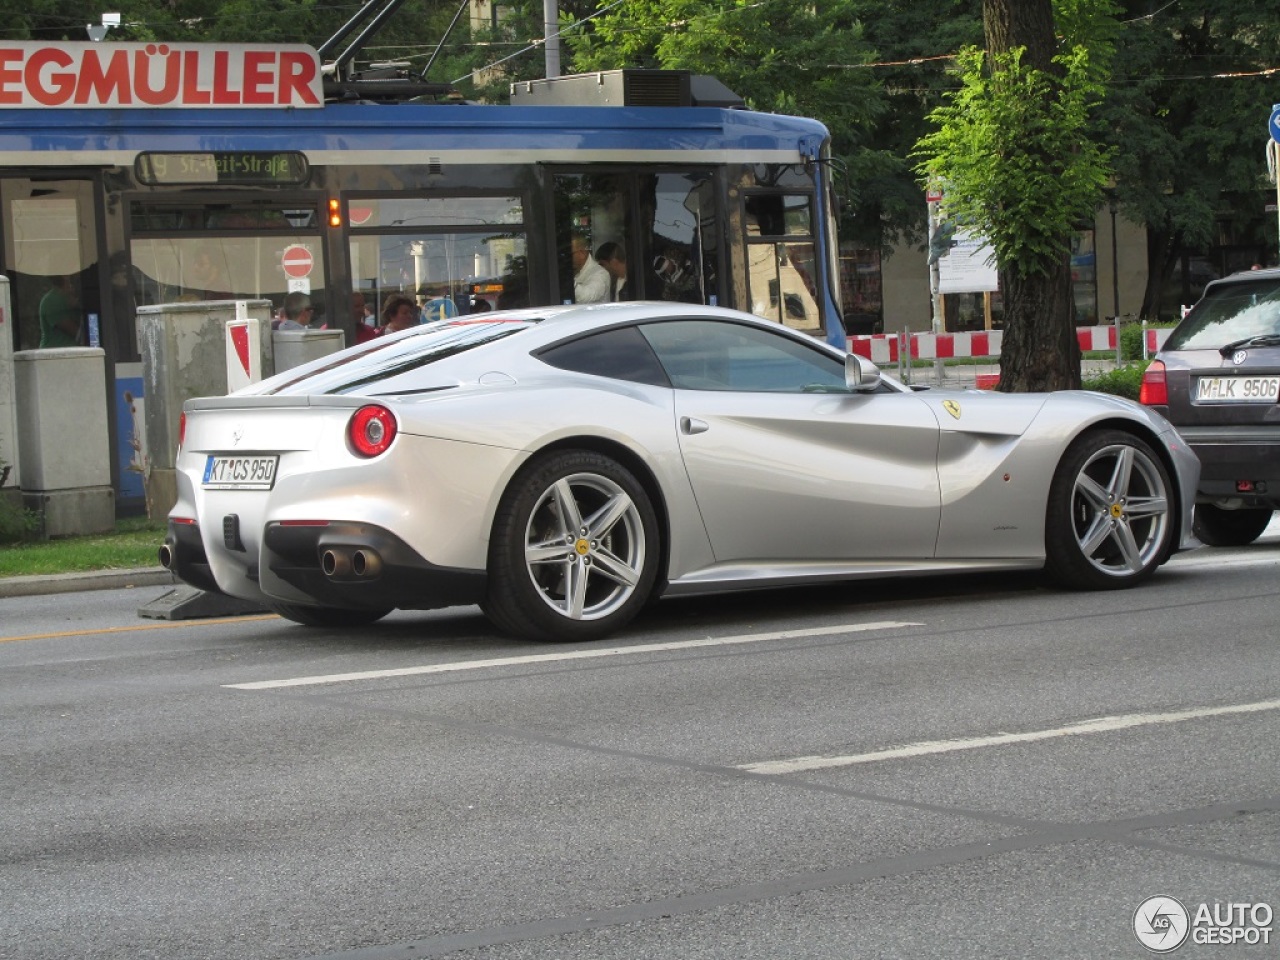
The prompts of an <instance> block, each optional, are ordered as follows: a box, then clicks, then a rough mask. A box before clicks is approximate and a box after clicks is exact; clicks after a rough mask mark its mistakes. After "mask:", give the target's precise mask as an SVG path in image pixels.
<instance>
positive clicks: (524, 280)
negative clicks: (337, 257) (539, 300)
mask: <svg viewBox="0 0 1280 960" xmlns="http://www.w3.org/2000/svg"><path fill="white" fill-rule="evenodd" d="M347 217H348V223H349V225H350V242H351V250H350V255H351V277H352V282H353V284H354V286H355V291H354V292H355V302H354V303H353V304H352V305H351V309H352V314H353V320H354V322H355V323H356V324H357V327H356V330H357V339H363V338H364V337H365V336H368V335H370V331H371V330H372V328H376V327H377V325H378V324H379V323H381V322H383V320H384V319H385V318H383V317H382V308H383V305H384V304H386V303H387V301H388V300H389V299H390V298H391V297H393V296H395V295H397V294H398V295H401V296H404V297H408V298H409V299H410V300H412V301H413V303H414V304H415V305H416V306H417V308H418V309H419V311H420V315H421V319H422V320H423V321H424V322H425V321H428V320H440V319H446V318H448V317H454V316H462V315H467V314H473V313H482V312H484V311H487V310H495V309H504V308H507V307H526V306H528V305H529V277H528V264H527V255H526V250H525V228H524V203H523V201H522V200H521V198H520V197H518V196H511V195H509V194H505V193H504V194H491V195H469V196H382V197H351V198H348V200H347Z"/></svg>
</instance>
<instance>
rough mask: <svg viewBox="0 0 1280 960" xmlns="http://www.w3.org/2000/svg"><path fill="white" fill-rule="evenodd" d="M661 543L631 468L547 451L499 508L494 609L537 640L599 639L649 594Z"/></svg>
mask: <svg viewBox="0 0 1280 960" xmlns="http://www.w3.org/2000/svg"><path fill="white" fill-rule="evenodd" d="M658 545H659V533H658V523H657V518H656V515H655V513H654V509H653V505H652V504H651V502H650V500H649V496H648V494H647V493H646V492H645V489H644V487H643V486H642V485H641V484H640V482H639V481H638V480H637V479H636V478H635V476H634V475H633V474H632V473H631V472H630V471H629V470H627V469H626V468H625V467H623V466H622V465H621V464H619V463H618V462H617V461H615V460H612V459H611V458H609V457H606V456H603V455H601V454H598V453H593V452H590V451H583V450H569V451H561V452H556V453H552V454H549V455H547V456H545V457H541V458H539V459H537V460H535V461H534V462H533V463H531V464H530V465H529V466H527V467H526V468H525V469H524V470H522V471H521V473H520V474H519V475H518V476H517V477H516V479H515V480H514V481H513V482H512V484H511V487H510V488H509V489H508V491H507V494H506V495H505V496H504V497H503V500H502V503H501V505H500V506H499V508H498V515H497V518H496V520H495V523H494V535H493V538H492V541H491V543H490V553H489V585H488V590H487V594H486V598H485V602H484V604H483V606H484V611H485V613H486V614H487V615H488V616H489V618H490V619H491V620H492V621H493V622H494V623H495V624H496V625H497V626H498V627H499V628H501V629H502V630H504V631H506V632H508V633H513V634H516V635H518V636H523V637H527V638H529V639H534V640H559V641H583V640H596V639H599V638H601V637H603V636H605V635H607V634H609V633H611V632H613V631H614V630H616V629H618V628H619V627H620V626H622V625H623V624H624V623H626V622H627V621H629V620H630V619H631V618H632V617H634V616H635V615H636V613H638V612H639V611H640V609H641V607H643V606H644V604H645V603H646V602H647V600H648V599H649V595H650V593H651V592H652V589H653V582H654V578H655V577H656V575H657V568H658Z"/></svg>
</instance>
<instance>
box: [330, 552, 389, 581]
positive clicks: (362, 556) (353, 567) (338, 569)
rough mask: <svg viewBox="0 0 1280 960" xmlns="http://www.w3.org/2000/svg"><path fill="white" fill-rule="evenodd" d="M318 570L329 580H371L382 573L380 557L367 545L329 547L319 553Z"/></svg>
mask: <svg viewBox="0 0 1280 960" xmlns="http://www.w3.org/2000/svg"><path fill="white" fill-rule="evenodd" d="M320 570H321V572H323V573H324V575H325V576H326V577H328V578H329V579H330V580H351V579H356V580H372V579H373V578H374V577H376V576H378V574H380V573H382V557H380V556H379V555H378V553H377V552H376V551H374V550H370V549H369V548H367V547H358V548H356V549H355V550H347V549H345V548H343V547H330V548H329V549H328V550H325V551H324V553H322V554H320Z"/></svg>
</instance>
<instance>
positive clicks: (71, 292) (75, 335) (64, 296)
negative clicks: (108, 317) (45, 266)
mask: <svg viewBox="0 0 1280 960" xmlns="http://www.w3.org/2000/svg"><path fill="white" fill-rule="evenodd" d="M77 299H78V298H77V297H76V292H75V286H74V284H72V282H71V278H70V277H57V278H55V279H54V281H53V286H52V287H50V288H49V291H48V292H47V293H46V294H45V295H44V296H43V297H41V298H40V349H41V350H44V349H46V348H48V347H78V346H80V314H79V311H78V310H77V309H76V306H77Z"/></svg>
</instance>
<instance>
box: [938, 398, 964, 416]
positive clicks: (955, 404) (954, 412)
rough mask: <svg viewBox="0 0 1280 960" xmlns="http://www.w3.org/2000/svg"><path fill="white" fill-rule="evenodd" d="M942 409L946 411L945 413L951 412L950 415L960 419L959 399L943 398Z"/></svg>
mask: <svg viewBox="0 0 1280 960" xmlns="http://www.w3.org/2000/svg"><path fill="white" fill-rule="evenodd" d="M942 409H943V410H945V411H947V413H949V414H951V416H953V417H955V418H956V419H957V420H959V419H960V401H958V400H943V401H942Z"/></svg>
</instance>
